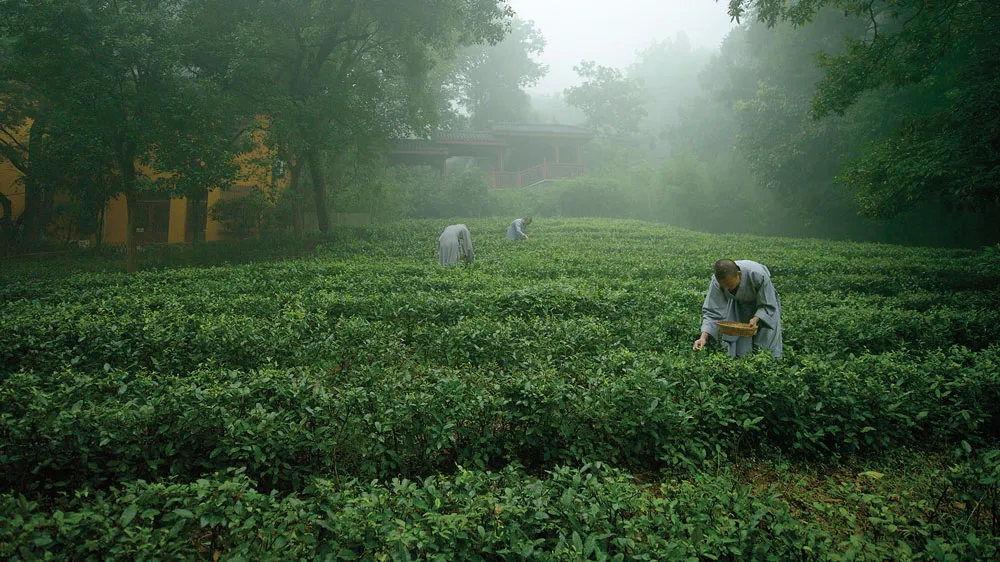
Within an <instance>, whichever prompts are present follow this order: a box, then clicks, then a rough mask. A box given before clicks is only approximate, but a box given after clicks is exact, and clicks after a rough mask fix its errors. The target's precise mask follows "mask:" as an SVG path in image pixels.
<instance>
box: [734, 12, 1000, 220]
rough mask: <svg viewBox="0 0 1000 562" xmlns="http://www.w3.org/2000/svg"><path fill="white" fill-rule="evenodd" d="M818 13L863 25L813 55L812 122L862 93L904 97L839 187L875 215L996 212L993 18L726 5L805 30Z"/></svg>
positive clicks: (999, 195)
mask: <svg viewBox="0 0 1000 562" xmlns="http://www.w3.org/2000/svg"><path fill="white" fill-rule="evenodd" d="M823 7H834V8H837V10H838V11H840V12H842V13H844V14H845V16H847V17H854V18H858V19H860V20H862V21H864V22H865V24H866V25H865V32H864V33H863V34H861V35H860V36H857V35H855V36H849V37H848V38H847V39H846V41H844V42H843V48H842V50H841V51H840V52H838V53H834V54H825V55H821V56H820V57H819V58H818V62H819V66H820V68H821V69H822V70H823V74H822V77H821V79H820V80H819V82H818V83H817V85H816V91H815V96H814V97H813V99H812V104H811V111H812V115H813V117H815V118H817V119H822V118H824V117H826V116H828V115H843V114H845V113H846V112H847V111H848V110H849V109H850V108H852V107H854V106H856V105H857V104H858V103H859V101H860V100H863V99H864V94H865V93H866V92H872V91H885V90H891V91H901V90H908V91H909V92H910V93H911V94H912V97H911V109H912V110H911V111H910V112H909V115H908V117H907V118H906V119H903V120H902V121H901V122H900V123H898V124H897V125H896V126H895V127H893V128H892V130H891V131H889V132H888V133H887V134H886V135H884V136H883V137H882V138H880V139H877V140H875V141H873V142H872V143H871V144H870V145H868V147H867V148H866V150H865V152H864V153H863V154H861V155H860V156H859V157H857V158H856V159H854V160H853V161H851V162H848V163H847V164H846V165H845V167H844V169H843V173H842V174H841V176H840V178H841V181H842V182H843V183H844V184H846V185H847V186H848V187H850V188H852V189H853V190H854V191H855V192H856V193H857V196H858V200H859V202H860V204H861V208H862V210H863V211H864V212H865V213H866V214H868V215H870V216H874V217H889V216H894V215H896V214H898V213H901V212H902V211H905V210H907V209H909V208H911V207H913V206H914V205H916V204H918V203H920V202H928V201H930V202H941V203H943V204H945V205H947V206H950V207H952V208H956V209H972V210H989V211H991V212H997V210H998V209H1000V182H998V180H1000V172H998V170H1000V166H998V164H1000V156H998V154H1000V151H998V149H997V148H998V147H1000V120H998V119H1000V118H998V115H1000V111H998V109H1000V102H998V101H997V100H998V99H1000V79H998V78H997V77H998V76H1000V14H998V12H997V9H996V6H995V4H994V3H993V2H986V1H973V0H942V1H940V2H936V1H935V2H930V1H927V0H796V1H794V2H791V1H789V0H730V2H729V12H730V14H731V15H732V16H733V17H734V18H741V17H744V16H746V15H748V14H749V15H752V16H753V17H755V18H756V19H757V20H759V21H761V22H764V23H766V24H768V25H771V26H773V25H775V24H776V23H777V22H779V21H788V22H791V23H792V24H795V25H805V24H807V23H809V22H810V21H812V20H813V17H814V15H815V14H816V13H817V12H818V11H819V10H820V9H821V8H823Z"/></svg>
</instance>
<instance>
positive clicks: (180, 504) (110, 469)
mask: <svg viewBox="0 0 1000 562" xmlns="http://www.w3.org/2000/svg"><path fill="white" fill-rule="evenodd" d="M507 223H508V220H501V219H482V220H472V221H467V223H466V224H468V225H469V228H470V230H471V232H472V236H473V242H474V244H475V248H476V256H477V260H476V262H475V263H474V264H472V265H471V266H461V267H455V268H441V267H439V266H438V265H437V257H436V241H437V236H438V235H439V234H440V231H441V229H442V228H443V227H444V226H445V225H446V223H444V222H442V221H413V222H404V223H398V224H391V225H385V226H376V227H371V228H367V229H343V230H338V231H336V232H335V233H333V234H332V235H331V236H329V237H328V238H324V239H322V240H319V241H317V242H316V244H315V246H314V247H313V246H310V248H309V249H308V251H304V252H300V253H299V255H298V257H296V258H294V259H286V260H283V261H279V260H274V259H269V260H263V259H262V260H260V261H255V262H249V261H248V260H249V258H251V257H253V253H252V252H251V253H249V254H247V253H244V254H242V257H241V258H240V259H235V258H234V259H231V260H230V261H231V263H222V262H221V260H220V262H219V263H220V265H216V266H201V267H181V266H177V265H170V266H163V265H164V264H171V263H179V262H181V261H183V259H181V258H178V257H177V255H178V254H177V253H178V252H190V251H191V250H188V249H175V248H166V249H159V250H156V251H154V252H153V253H151V254H149V255H147V256H146V257H145V258H144V260H145V263H146V266H147V268H146V270H144V271H142V272H140V273H139V274H135V275H126V274H124V273H121V272H119V271H118V269H119V267H120V266H119V264H118V262H117V261H114V260H106V259H104V258H102V257H101V256H96V255H95V256H91V257H90V258H89V259H88V260H86V261H84V260H78V259H71V258H67V259H59V260H48V261H41V262H38V261H36V262H19V263H5V264H0V267H2V272H0V303H2V305H0V558H2V559H11V560H137V559H157V560H213V561H215V560H991V559H997V558H998V557H1000V551H998V549H1000V495H998V483H1000V441H998V436H1000V345H998V342H1000V306H998V305H1000V266H998V264H997V262H996V259H995V256H993V257H992V258H991V257H990V255H989V254H988V253H985V252H979V251H968V250H941V249H927V248H904V247H897V246H887V245H876V244H859V243H844V242H829V241H819V240H801V239H774V238H754V237H745V236H741V237H737V236H711V235H706V234H698V233H693V232H689V231H684V230H680V229H675V228H671V227H666V226H662V225H656V224H650V223H641V222H630V221H613V220H593V221H589V220H555V219H548V220H538V221H536V222H535V224H533V225H532V226H531V227H530V230H529V234H530V235H531V240H529V241H527V242H523V243H517V244H511V243H506V242H504V241H503V234H504V230H505V228H506V226H507ZM247 244H251V243H247ZM261 247H262V248H263V246H261ZM203 251H205V252H212V251H217V250H212V249H211V248H207V249H204V250H203ZM156 252H159V254H157V253H156ZM195 252H197V250H195ZM261 255H263V254H261ZM171 256H173V257H171ZM720 257H732V258H735V259H753V260H756V261H759V262H761V263H764V264H766V265H768V266H769V267H770V269H771V272H772V275H773V280H774V284H775V286H776V287H777V290H778V292H779V294H780V296H781V299H782V306H783V327H784V334H785V358H784V359H782V360H778V359H774V358H772V357H771V356H770V355H769V354H766V353H757V354H754V355H752V356H750V357H747V358H742V359H730V358H729V357H728V356H726V355H725V354H723V353H722V352H721V351H719V350H712V351H706V352H701V353H694V352H692V351H691V344H692V342H693V341H694V339H695V338H696V337H697V336H698V330H699V326H700V306H701V303H702V300H703V298H704V294H705V290H706V288H707V284H708V280H709V277H710V275H711V266H712V263H713V262H714V261H715V260H716V259H717V258H720ZM157 260H159V261H157ZM171 260H175V261H171ZM241 262H246V263H241ZM161 266H163V267H161Z"/></svg>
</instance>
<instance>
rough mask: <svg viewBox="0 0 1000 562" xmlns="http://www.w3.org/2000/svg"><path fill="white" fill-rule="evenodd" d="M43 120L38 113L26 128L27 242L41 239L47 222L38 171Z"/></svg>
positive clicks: (25, 203) (42, 185) (43, 185)
mask: <svg viewBox="0 0 1000 562" xmlns="http://www.w3.org/2000/svg"><path fill="white" fill-rule="evenodd" d="M44 123H45V120H44V118H43V117H42V115H41V114H40V115H39V116H38V118H37V119H35V120H34V121H33V122H32V123H31V128H30V129H28V158H27V166H26V168H27V173H26V174H24V212H23V213H22V219H23V221H24V231H23V237H24V240H25V241H27V242H28V243H29V244H34V243H37V242H38V241H40V240H41V239H42V231H43V230H45V224H46V222H47V220H46V217H45V214H46V213H45V209H46V202H45V199H46V193H45V191H46V190H45V183H44V182H43V181H41V179H42V178H41V177H40V176H41V174H40V172H39V171H38V170H39V169H40V168H41V166H39V165H38V162H41V160H42V158H41V154H40V153H41V151H42V147H41V145H42V134H43V132H44Z"/></svg>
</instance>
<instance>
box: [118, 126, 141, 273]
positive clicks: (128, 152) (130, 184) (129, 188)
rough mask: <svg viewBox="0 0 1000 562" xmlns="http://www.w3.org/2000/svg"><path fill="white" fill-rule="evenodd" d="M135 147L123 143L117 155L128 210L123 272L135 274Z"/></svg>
mask: <svg viewBox="0 0 1000 562" xmlns="http://www.w3.org/2000/svg"><path fill="white" fill-rule="evenodd" d="M134 153H135V145H134V144H133V143H132V142H131V141H123V142H122V143H121V145H120V148H119V153H118V167H119V169H120V170H121V174H122V193H124V194H125V207H126V208H127V210H128V215H127V216H128V220H126V224H127V229H126V232H125V256H126V257H125V270H126V271H127V272H129V273H135V272H136V271H138V270H139V260H138V250H137V248H136V242H135V228H136V224H135V221H136V216H135V215H136V198H137V195H138V194H137V193H136V189H135V154H134Z"/></svg>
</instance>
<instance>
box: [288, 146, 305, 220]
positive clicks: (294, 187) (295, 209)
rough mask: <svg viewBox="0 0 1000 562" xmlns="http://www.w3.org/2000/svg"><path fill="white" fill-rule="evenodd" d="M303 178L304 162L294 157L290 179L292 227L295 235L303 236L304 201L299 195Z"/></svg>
mask: <svg viewBox="0 0 1000 562" xmlns="http://www.w3.org/2000/svg"><path fill="white" fill-rule="evenodd" d="M301 180H302V162H301V160H300V159H294V163H293V164H292V169H291V176H290V177H289V179H288V193H290V194H291V196H292V228H293V229H294V230H295V236H302V231H303V230H304V227H303V225H302V202H301V201H300V199H301V198H300V196H299V195H300V192H301V189H302V187H301V186H300V185H299V184H300V183H301Z"/></svg>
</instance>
